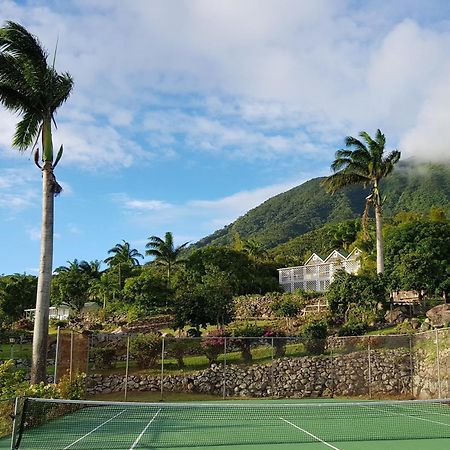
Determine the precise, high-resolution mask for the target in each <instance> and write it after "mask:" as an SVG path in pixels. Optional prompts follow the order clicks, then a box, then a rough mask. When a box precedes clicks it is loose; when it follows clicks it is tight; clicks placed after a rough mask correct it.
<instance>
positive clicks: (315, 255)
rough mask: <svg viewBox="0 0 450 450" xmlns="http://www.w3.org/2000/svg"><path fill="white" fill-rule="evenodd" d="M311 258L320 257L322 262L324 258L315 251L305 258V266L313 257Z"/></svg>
mask: <svg viewBox="0 0 450 450" xmlns="http://www.w3.org/2000/svg"><path fill="white" fill-rule="evenodd" d="M313 258H318V259H320V261H321V262H322V263H323V262H324V259H323V258H322V257H321V256H320V255H318V254H317V253H313V254H312V255H311V256H310V257H309V258H308V259H307V260H306V262H305V264H304V265H305V266H307V265H308V263H309V262H310V261H311V260H312V259H313Z"/></svg>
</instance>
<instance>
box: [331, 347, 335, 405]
mask: <svg viewBox="0 0 450 450" xmlns="http://www.w3.org/2000/svg"><path fill="white" fill-rule="evenodd" d="M330 366H331V367H330V377H331V383H330V384H331V389H330V392H331V395H330V397H331V398H333V397H334V391H335V389H336V387H335V378H336V374H335V367H334V354H333V347H331V349H330Z"/></svg>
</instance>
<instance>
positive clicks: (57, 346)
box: [53, 327, 61, 384]
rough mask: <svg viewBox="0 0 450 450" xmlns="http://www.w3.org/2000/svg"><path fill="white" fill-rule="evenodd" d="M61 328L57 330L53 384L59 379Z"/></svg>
mask: <svg viewBox="0 0 450 450" xmlns="http://www.w3.org/2000/svg"><path fill="white" fill-rule="evenodd" d="M60 331H61V329H60V327H58V329H57V330H56V348H55V371H54V372H53V384H56V383H57V382H58V381H57V379H56V377H57V376H58V362H59V361H58V356H59V333H60Z"/></svg>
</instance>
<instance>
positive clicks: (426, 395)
mask: <svg viewBox="0 0 450 450" xmlns="http://www.w3.org/2000/svg"><path fill="white" fill-rule="evenodd" d="M413 386H414V388H413V395H414V398H417V399H430V398H449V396H450V349H449V348H445V349H442V350H441V351H440V352H439V363H438V360H437V357H436V353H431V352H430V351H429V350H428V351H426V350H423V349H421V350H418V351H416V352H415V354H414V377H413Z"/></svg>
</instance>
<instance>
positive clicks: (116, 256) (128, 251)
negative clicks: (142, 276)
mask: <svg viewBox="0 0 450 450" xmlns="http://www.w3.org/2000/svg"><path fill="white" fill-rule="evenodd" d="M122 242H123V244H116V245H115V246H114V247H113V248H110V249H109V250H108V253H109V254H112V255H113V256H108V258H105V263H106V264H108V265H109V267H110V268H113V267H117V268H118V269H119V288H120V289H122V269H123V268H124V267H125V268H130V267H135V266H139V265H140V264H139V260H138V258H141V259H143V258H144V256H143V255H141V254H140V253H139V252H138V251H137V250H136V249H135V248H131V246H130V244H129V243H128V242H125V241H122Z"/></svg>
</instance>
